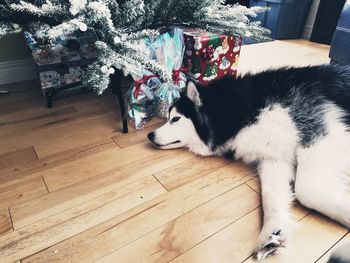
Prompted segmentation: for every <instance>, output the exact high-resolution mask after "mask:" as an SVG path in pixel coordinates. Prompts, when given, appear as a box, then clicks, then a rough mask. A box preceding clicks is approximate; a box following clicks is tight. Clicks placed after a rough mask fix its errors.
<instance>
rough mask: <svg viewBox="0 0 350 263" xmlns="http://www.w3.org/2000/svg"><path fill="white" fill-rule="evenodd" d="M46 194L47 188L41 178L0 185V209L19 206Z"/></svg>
mask: <svg viewBox="0 0 350 263" xmlns="http://www.w3.org/2000/svg"><path fill="white" fill-rule="evenodd" d="M45 194H47V188H46V186H45V183H44V181H43V180H42V178H41V177H35V178H30V179H28V180H23V181H21V182H13V183H12V184H8V185H6V186H3V185H0V209H1V208H7V207H10V206H15V205H18V204H21V203H23V202H25V201H28V200H31V199H34V198H36V197H39V196H42V195H45Z"/></svg>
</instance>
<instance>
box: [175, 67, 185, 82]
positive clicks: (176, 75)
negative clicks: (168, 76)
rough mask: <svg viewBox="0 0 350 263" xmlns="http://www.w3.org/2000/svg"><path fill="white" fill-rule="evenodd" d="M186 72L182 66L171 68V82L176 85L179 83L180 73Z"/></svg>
mask: <svg viewBox="0 0 350 263" xmlns="http://www.w3.org/2000/svg"><path fill="white" fill-rule="evenodd" d="M187 72H188V69H187V68H184V67H181V68H179V69H176V70H173V75H172V78H173V82H174V83H175V84H176V85H179V82H180V81H181V78H180V73H185V74H186V73H187Z"/></svg>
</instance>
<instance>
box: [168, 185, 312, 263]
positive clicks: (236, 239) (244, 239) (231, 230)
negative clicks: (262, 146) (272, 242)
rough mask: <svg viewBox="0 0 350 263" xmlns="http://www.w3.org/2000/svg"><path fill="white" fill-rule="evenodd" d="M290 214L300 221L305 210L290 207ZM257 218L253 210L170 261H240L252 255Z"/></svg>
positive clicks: (260, 212) (256, 210)
mask: <svg viewBox="0 0 350 263" xmlns="http://www.w3.org/2000/svg"><path fill="white" fill-rule="evenodd" d="M247 187H248V186H247ZM252 191H253V190H252ZM292 214H293V215H294V217H295V220H296V221H300V220H301V219H303V218H304V217H305V215H307V214H308V211H307V210H303V209H302V208H300V207H299V206H294V207H293V208H292ZM261 218H262V211H261V208H258V209H255V210H254V211H252V212H251V213H249V214H247V215H246V216H244V217H242V218H240V219H239V220H238V221H237V222H234V223H233V224H231V225H229V226H228V227H227V228H224V229H222V230H221V231H219V232H218V233H216V234H215V235H213V236H211V237H210V238H208V239H207V240H205V241H203V242H202V243H200V244H199V245H197V246H195V247H194V248H192V249H191V250H188V251H186V252H185V253H183V254H182V255H181V256H179V257H177V258H176V259H174V260H173V261H171V262H176V263H178V262H191V263H192V262H193V263H197V262H198V263H202V262H203V263H206V262H208V263H211V262H220V263H225V262H227V263H235V262H237V263H238V262H242V261H244V260H245V259H247V258H248V257H250V256H251V254H252V253H253V250H254V248H255V244H256V240H257V238H258V235H259V233H260V229H261V224H262V223H261V222H262V221H261ZM280 262H284V261H280ZM295 262H299V261H295Z"/></svg>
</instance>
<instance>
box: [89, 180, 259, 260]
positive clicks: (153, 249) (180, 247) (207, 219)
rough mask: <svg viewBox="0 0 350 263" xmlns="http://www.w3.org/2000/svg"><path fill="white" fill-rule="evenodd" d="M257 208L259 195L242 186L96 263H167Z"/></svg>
mask: <svg viewBox="0 0 350 263" xmlns="http://www.w3.org/2000/svg"><path fill="white" fill-rule="evenodd" d="M259 205H260V198H259V196H258V194H257V193H256V192H254V191H253V190H251V189H250V188H249V187H248V186H246V185H241V186H239V187H237V188H234V189H233V190H230V191H228V192H226V193H224V194H222V195H220V196H219V197H217V198H215V199H212V200H210V201H209V202H207V203H205V204H203V205H201V206H199V207H197V208H195V209H193V210H191V211H189V212H188V213H186V214H184V215H182V216H180V217H178V218H176V219H174V220H172V221H170V222H169V223H167V224H165V225H163V226H162V227H160V228H158V229H156V230H154V231H152V232H150V233H148V234H147V235H144V236H143V237H141V238H139V239H138V240H136V241H135V242H133V243H131V244H129V245H127V246H124V247H122V248H121V249H119V250H117V251H115V252H112V253H110V254H108V255H107V256H105V257H103V258H101V259H99V260H97V261H96V262H100V263H102V262H106V263H107V262H117V261H118V262H168V261H169V260H171V259H173V258H175V257H177V256H179V255H181V254H182V253H184V252H186V251H187V250H189V249H191V248H192V247H194V246H195V245H197V244H198V243H200V242H202V241H203V240H205V239H207V238H208V237H210V236H212V235H213V234H215V233H216V232H218V231H220V230H221V229H223V228H225V227H226V226H228V225H229V224H232V223H233V222H234V221H236V220H237V219H239V218H241V217H242V216H244V215H245V214H247V213H249V212H251V211H252V210H254V209H255V208H257V207H258V206H259ZM204 215H206V216H204Z"/></svg>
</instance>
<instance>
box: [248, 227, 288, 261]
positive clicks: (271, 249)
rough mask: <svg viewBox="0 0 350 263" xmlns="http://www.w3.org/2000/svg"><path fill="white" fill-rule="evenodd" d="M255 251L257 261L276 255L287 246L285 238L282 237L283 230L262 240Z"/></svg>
mask: <svg viewBox="0 0 350 263" xmlns="http://www.w3.org/2000/svg"><path fill="white" fill-rule="evenodd" d="M259 240H260V241H258V245H257V247H256V249H255V256H256V259H257V260H263V259H264V258H266V257H268V256H271V255H273V254H275V253H276V252H277V251H278V250H280V249H281V248H282V247H284V245H285V237H283V235H282V230H277V231H275V232H273V233H272V234H270V235H269V236H267V237H265V238H260V239H259Z"/></svg>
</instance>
